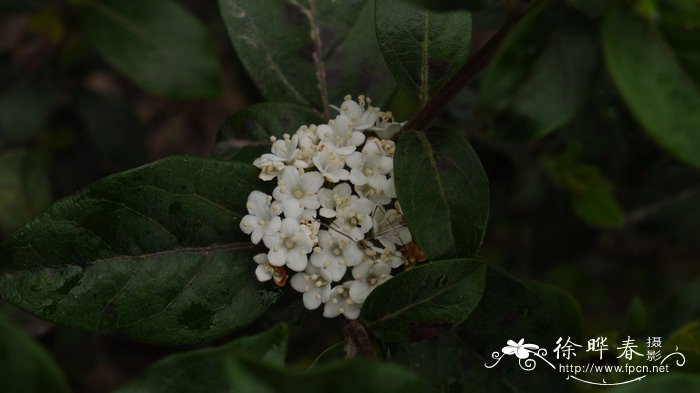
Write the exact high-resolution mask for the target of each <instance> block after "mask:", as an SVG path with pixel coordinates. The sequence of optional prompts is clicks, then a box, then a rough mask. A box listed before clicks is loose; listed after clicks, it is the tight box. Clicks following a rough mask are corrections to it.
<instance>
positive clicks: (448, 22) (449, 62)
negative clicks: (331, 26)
mask: <svg viewBox="0 0 700 393" xmlns="http://www.w3.org/2000/svg"><path fill="white" fill-rule="evenodd" d="M375 21H376V29H377V39H378V40H379V46H380V47H381V49H382V53H383V54H384V59H386V62H387V65H389V68H390V69H391V71H392V73H393V74H394V77H395V78H396V80H397V81H398V82H399V83H400V84H401V86H402V87H403V88H404V89H406V90H407V91H409V92H412V93H413V94H415V95H416V96H418V97H420V100H421V102H422V103H425V102H427V101H428V99H429V98H430V96H432V95H433V94H434V93H435V92H436V91H437V90H439V89H440V88H442V87H443V86H444V85H445V83H446V82H447V81H448V80H449V79H450V78H451V77H452V76H453V75H454V74H455V72H457V70H458V69H459V68H460V67H462V65H464V63H466V61H467V57H469V47H470V44H471V27H472V18H471V13H469V12H468V11H452V12H434V11H429V10H427V9H424V8H421V7H419V6H416V5H413V4H410V3H407V2H406V1H402V0H377V2H376V15H375Z"/></svg>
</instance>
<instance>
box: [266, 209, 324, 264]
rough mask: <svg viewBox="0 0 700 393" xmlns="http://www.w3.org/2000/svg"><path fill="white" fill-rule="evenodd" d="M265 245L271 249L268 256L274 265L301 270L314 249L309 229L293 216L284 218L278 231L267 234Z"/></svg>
mask: <svg viewBox="0 0 700 393" xmlns="http://www.w3.org/2000/svg"><path fill="white" fill-rule="evenodd" d="M263 242H264V243H265V246H266V247H267V248H269V249H270V251H269V252H268V253H267V258H268V260H269V263H270V265H272V266H284V265H285V264H286V265H287V267H289V268H290V269H292V270H294V271H297V272H300V271H302V270H304V269H305V268H306V265H307V263H308V254H309V253H311V251H313V246H314V244H313V240H312V239H311V233H310V232H309V230H308V229H307V228H306V227H305V226H303V225H300V224H299V223H298V222H297V221H296V220H294V219H292V218H285V219H284V220H282V225H281V228H280V230H279V231H278V232H276V233H273V234H268V235H265V237H264V238H263Z"/></svg>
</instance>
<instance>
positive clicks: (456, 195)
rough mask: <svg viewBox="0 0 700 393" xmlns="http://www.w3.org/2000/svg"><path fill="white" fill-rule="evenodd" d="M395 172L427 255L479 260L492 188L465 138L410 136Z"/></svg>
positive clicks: (437, 133)
mask: <svg viewBox="0 0 700 393" xmlns="http://www.w3.org/2000/svg"><path fill="white" fill-rule="evenodd" d="M394 172H395V174H396V179H395V181H396V194H397V195H398V199H399V201H400V202H401V208H402V209H403V213H404V217H405V219H406V222H407V224H408V227H409V228H410V230H411V234H412V235H413V238H414V240H415V241H416V242H417V243H418V245H419V246H420V247H421V248H422V249H423V251H424V252H425V253H426V255H428V257H429V258H430V259H432V260H439V259H445V258H453V257H472V256H474V255H476V253H477V251H479V247H480V246H481V240H482V238H483V236H484V230H485V228H486V221H487V219H488V215H489V186H488V179H487V178H486V174H485V173H484V169H483V168H482V167H481V162H480V161H479V158H478V157H477V156H476V153H475V152H474V150H472V148H471V146H470V145H469V142H468V141H467V138H466V137H465V136H464V135H463V134H461V133H460V132H457V131H452V130H433V131H427V132H425V133H420V132H416V131H406V132H404V133H403V135H402V136H401V137H400V138H399V141H398V144H397V147H396V156H395V158H394Z"/></svg>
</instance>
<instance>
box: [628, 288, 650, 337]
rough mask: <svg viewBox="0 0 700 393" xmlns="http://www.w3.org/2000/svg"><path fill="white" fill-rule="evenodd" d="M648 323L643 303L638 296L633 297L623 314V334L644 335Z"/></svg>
mask: <svg viewBox="0 0 700 393" xmlns="http://www.w3.org/2000/svg"><path fill="white" fill-rule="evenodd" d="M648 321H649V315H648V312H647V309H646V307H645V306H644V303H642V300H641V299H640V298H639V297H638V296H635V297H633V298H632V301H630V304H629V306H628V307H627V312H625V325H624V326H625V327H624V330H623V332H626V333H629V334H638V335H642V334H644V333H645V329H646V326H647V323H648Z"/></svg>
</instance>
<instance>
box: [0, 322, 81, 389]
mask: <svg viewBox="0 0 700 393" xmlns="http://www.w3.org/2000/svg"><path fill="white" fill-rule="evenodd" d="M0 381H2V389H3V391H4V392H42V393H53V392H61V393H66V392H69V391H70V389H69V388H68V384H67V383H66V380H65V378H64V377H63V374H62V373H61V371H60V370H59V368H58V366H57V365H56V363H55V362H54V360H53V359H52V358H51V356H50V355H49V354H48V353H47V352H46V351H45V350H44V348H42V347H41V345H39V344H38V343H37V342H35V341H34V340H32V338H31V337H29V336H27V334H25V333H24V332H23V331H22V330H20V329H19V328H18V327H17V326H14V325H13V324H12V322H10V320H8V319H7V318H6V317H5V316H3V315H0Z"/></svg>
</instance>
